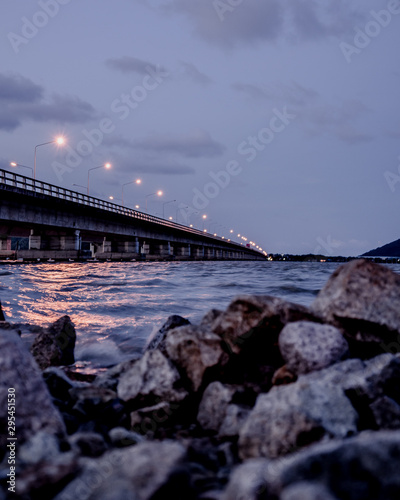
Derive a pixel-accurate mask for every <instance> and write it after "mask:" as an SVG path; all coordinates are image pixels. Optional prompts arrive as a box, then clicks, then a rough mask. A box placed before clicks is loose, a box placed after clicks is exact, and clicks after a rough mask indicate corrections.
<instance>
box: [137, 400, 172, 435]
mask: <svg viewBox="0 0 400 500" xmlns="http://www.w3.org/2000/svg"><path fill="white" fill-rule="evenodd" d="M179 408H180V404H179V402H170V401H160V402H159V403H157V404H155V405H153V406H148V407H144V408H140V409H138V410H136V411H133V412H132V413H131V428H132V430H133V431H135V433H137V434H141V435H143V436H146V437H148V438H153V437H154V436H155V435H156V434H157V431H159V430H160V429H161V428H162V427H164V426H165V425H166V423H167V422H168V421H169V419H170V418H171V417H173V415H174V413H175V412H176V411H177V410H179Z"/></svg>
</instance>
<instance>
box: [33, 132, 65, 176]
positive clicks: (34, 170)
mask: <svg viewBox="0 0 400 500" xmlns="http://www.w3.org/2000/svg"><path fill="white" fill-rule="evenodd" d="M64 142H65V139H64V137H57V139H55V140H54V141H49V142H43V143H42V144H37V145H36V146H35V156H34V160H33V178H34V179H36V150H37V148H38V147H39V146H46V145H47V144H54V143H57V144H58V145H59V146H61V145H62V144H64Z"/></svg>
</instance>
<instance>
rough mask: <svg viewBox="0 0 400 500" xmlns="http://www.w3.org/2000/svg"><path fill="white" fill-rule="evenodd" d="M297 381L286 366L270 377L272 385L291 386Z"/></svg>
mask: <svg viewBox="0 0 400 500" xmlns="http://www.w3.org/2000/svg"><path fill="white" fill-rule="evenodd" d="M296 380H297V376H296V375H295V374H294V373H293V372H291V371H290V370H289V368H288V367H287V366H286V365H283V366H281V367H280V368H279V369H278V370H276V372H275V373H274V376H273V377H272V385H286V384H291V383H292V382H295V381H296Z"/></svg>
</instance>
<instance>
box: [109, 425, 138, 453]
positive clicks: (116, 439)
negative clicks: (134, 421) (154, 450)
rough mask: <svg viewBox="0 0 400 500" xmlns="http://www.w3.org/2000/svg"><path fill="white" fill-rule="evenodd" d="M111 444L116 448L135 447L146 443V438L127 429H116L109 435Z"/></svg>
mask: <svg viewBox="0 0 400 500" xmlns="http://www.w3.org/2000/svg"><path fill="white" fill-rule="evenodd" d="M108 435H109V437H110V441H111V444H112V445H113V446H115V447H116V448H124V447H125V446H133V445H135V444H138V443H141V442H143V441H144V437H143V436H142V435H140V434H138V433H137V432H133V431H129V430H128V429H125V427H114V428H113V429H111V430H110V431H109V433H108Z"/></svg>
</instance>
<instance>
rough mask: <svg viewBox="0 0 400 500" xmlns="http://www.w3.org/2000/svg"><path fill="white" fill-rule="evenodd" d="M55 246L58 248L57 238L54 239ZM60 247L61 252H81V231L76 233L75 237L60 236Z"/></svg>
mask: <svg viewBox="0 0 400 500" xmlns="http://www.w3.org/2000/svg"><path fill="white" fill-rule="evenodd" d="M54 246H57V238H54ZM58 246H59V249H60V250H77V251H78V250H80V249H81V237H80V231H75V232H74V234H73V236H60V237H59V245H58Z"/></svg>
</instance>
